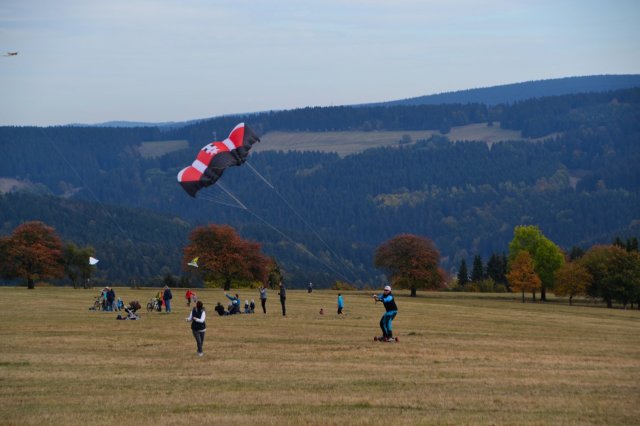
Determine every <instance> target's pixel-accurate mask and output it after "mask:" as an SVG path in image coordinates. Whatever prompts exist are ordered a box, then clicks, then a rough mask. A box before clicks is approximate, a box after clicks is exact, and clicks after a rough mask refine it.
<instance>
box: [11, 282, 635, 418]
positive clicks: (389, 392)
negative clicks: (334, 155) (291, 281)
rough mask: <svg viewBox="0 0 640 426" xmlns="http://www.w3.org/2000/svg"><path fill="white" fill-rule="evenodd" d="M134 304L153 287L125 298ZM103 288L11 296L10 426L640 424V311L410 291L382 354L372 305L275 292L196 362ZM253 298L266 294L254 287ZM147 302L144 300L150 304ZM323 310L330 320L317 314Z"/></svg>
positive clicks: (218, 325)
mask: <svg viewBox="0 0 640 426" xmlns="http://www.w3.org/2000/svg"><path fill="white" fill-rule="evenodd" d="M116 291H117V294H118V295H119V296H122V297H123V299H124V300H125V301H127V302H128V301H130V300H132V299H138V300H140V301H141V302H145V303H146V301H147V299H148V298H149V297H151V296H152V295H153V294H154V290H132V289H127V288H121V289H116ZM96 292H97V291H96V290H88V291H87V290H73V289H67V288H64V289H61V288H37V289H36V290H33V291H29V290H26V289H24V288H0V320H1V324H2V327H0V402H1V404H0V419H1V420H0V423H2V424H21V425H24V424H43V423H44V424H88V423H90V424H116V423H133V424H213V423H217V424H249V423H251V424H253V423H255V424H259V423H262V424H272V425H276V424H278V425H279V424H363V425H364V424H372V425H374V424H393V423H395V424H456V425H457V424H563V425H564V424H580V425H583V424H616V425H619V424H634V423H636V421H637V418H638V416H639V415H640V404H639V402H640V380H639V379H640V348H639V347H638V344H637V336H638V332H639V331H640V327H639V325H640V312H638V311H624V310H610V309H600V308H592V307H583V306H578V307H569V306H566V305H560V304H533V303H526V304H522V303H519V299H518V295H507V296H501V297H500V298H485V297H465V295H459V294H455V295H452V294H447V295H442V294H422V295H420V296H421V297H418V298H409V297H407V296H408V295H407V294H406V293H402V292H400V293H399V294H398V304H399V307H400V313H399V315H398V317H397V319H396V320H395V321H394V327H395V330H396V334H397V335H399V336H400V338H401V342H400V343H397V344H392V343H376V342H373V341H372V338H373V336H374V335H378V334H379V329H378V320H379V318H380V315H381V314H382V310H383V308H382V306H381V305H380V304H374V303H373V301H372V300H371V298H370V297H369V294H368V293H364V292H343V295H345V302H346V309H345V312H346V314H345V315H344V316H342V317H338V316H337V315H336V314H335V306H336V296H337V292H333V291H314V292H313V293H312V294H308V293H306V292H303V291H292V290H290V291H289V293H288V294H289V298H288V303H287V308H288V315H287V317H286V318H283V317H282V316H281V315H280V310H279V308H280V307H279V303H278V300H277V296H276V295H275V293H271V294H270V297H269V300H268V303H267V307H268V313H267V315H263V314H262V313H261V312H258V313H256V314H254V315H239V316H234V317H218V316H214V312H213V310H212V308H213V306H214V305H215V302H217V301H220V302H223V303H224V302H226V299H225V298H224V296H223V294H222V291H220V290H200V291H199V292H198V294H199V296H200V297H201V299H202V300H203V301H204V302H205V306H206V307H207V308H209V309H208V320H207V337H206V340H205V345H204V348H205V356H204V357H202V358H198V357H197V356H196V351H195V342H194V341H193V337H192V336H191V333H190V330H189V326H188V324H187V323H186V322H185V321H184V318H185V317H186V315H187V313H188V308H187V307H186V306H185V304H184V302H183V297H182V296H183V292H182V291H181V290H174V295H175V297H174V313H172V314H164V313H162V314H158V313H151V314H147V313H146V312H143V313H142V319H141V320H140V321H116V320H115V316H116V314H115V313H104V312H93V311H89V310H88V308H89V306H90V305H91V303H92V301H93V296H94V293H96ZM239 293H240V296H241V297H242V298H243V299H246V298H249V299H251V298H254V299H256V300H257V299H258V298H257V291H255V290H253V291H250V290H240V291H239ZM143 304H144V303H143ZM321 307H323V308H324V310H325V315H319V310H320V308H321Z"/></svg>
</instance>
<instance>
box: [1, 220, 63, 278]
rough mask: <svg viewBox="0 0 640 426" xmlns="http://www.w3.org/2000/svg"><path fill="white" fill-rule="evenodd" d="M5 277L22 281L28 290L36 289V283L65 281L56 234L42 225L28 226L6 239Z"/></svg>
mask: <svg viewBox="0 0 640 426" xmlns="http://www.w3.org/2000/svg"><path fill="white" fill-rule="evenodd" d="M0 246H2V250H0V251H2V255H3V257H4V261H3V262H2V275H3V276H4V277H5V278H23V279H24V281H25V282H26V283H27V288H29V289H33V288H35V284H34V283H35V280H38V279H48V278H62V277H63V276H64V267H63V262H62V241H61V240H60V238H59V237H58V235H57V234H56V232H55V230H54V229H53V228H52V227H50V226H47V225H45V224H44V223H42V222H26V223H24V224H22V225H20V226H18V227H17V228H16V229H15V230H14V231H13V233H12V234H11V236H9V237H5V238H3V241H2V243H1V244H0Z"/></svg>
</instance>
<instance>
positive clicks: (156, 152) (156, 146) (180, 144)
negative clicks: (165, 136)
mask: <svg viewBox="0 0 640 426" xmlns="http://www.w3.org/2000/svg"><path fill="white" fill-rule="evenodd" d="M187 148H189V141H187V140H186V139H180V140H170V141H153V142H142V143H141V144H140V146H138V152H139V153H140V155H141V156H142V158H158V157H162V156H163V155H165V154H168V153H170V152H173V151H179V150H181V149H187Z"/></svg>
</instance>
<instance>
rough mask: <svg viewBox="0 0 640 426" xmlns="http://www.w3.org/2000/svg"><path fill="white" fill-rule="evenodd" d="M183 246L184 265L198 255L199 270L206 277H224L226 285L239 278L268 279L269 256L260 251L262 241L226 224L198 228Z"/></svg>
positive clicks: (261, 280) (220, 278)
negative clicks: (259, 241) (248, 238)
mask: <svg viewBox="0 0 640 426" xmlns="http://www.w3.org/2000/svg"><path fill="white" fill-rule="evenodd" d="M189 240H190V243H189V244H188V245H187V246H186V247H185V248H184V256H183V261H182V264H183V269H184V270H187V268H189V266H187V263H188V262H190V261H191V260H192V259H193V258H194V257H198V258H199V259H198V270H199V271H200V273H201V274H202V276H203V278H204V279H205V281H214V280H222V281H223V282H224V289H225V290H229V289H230V288H231V282H232V281H234V280H236V281H239V280H252V281H260V282H263V283H264V282H265V281H266V279H267V274H268V268H269V266H270V262H269V259H268V258H267V257H266V256H265V255H263V254H262V253H261V251H260V244H258V243H256V242H252V241H247V240H243V239H242V238H241V237H240V236H239V235H238V234H237V233H236V231H235V230H234V229H233V228H232V227H230V226H227V225H207V226H200V227H197V228H195V229H194V230H193V231H192V232H191V235H189Z"/></svg>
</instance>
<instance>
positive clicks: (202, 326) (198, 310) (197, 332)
mask: <svg viewBox="0 0 640 426" xmlns="http://www.w3.org/2000/svg"><path fill="white" fill-rule="evenodd" d="M206 318H207V314H206V312H205V311H204V306H203V304H202V302H201V301H199V300H198V301H197V302H196V306H195V307H194V308H193V309H192V310H191V314H190V315H189V318H187V319H186V320H187V322H191V332H192V333H193V337H194V338H195V339H196V347H197V350H198V356H202V355H203V352H202V345H203V344H204V333H205V332H206V331H207V324H206V323H205V319H206Z"/></svg>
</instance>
